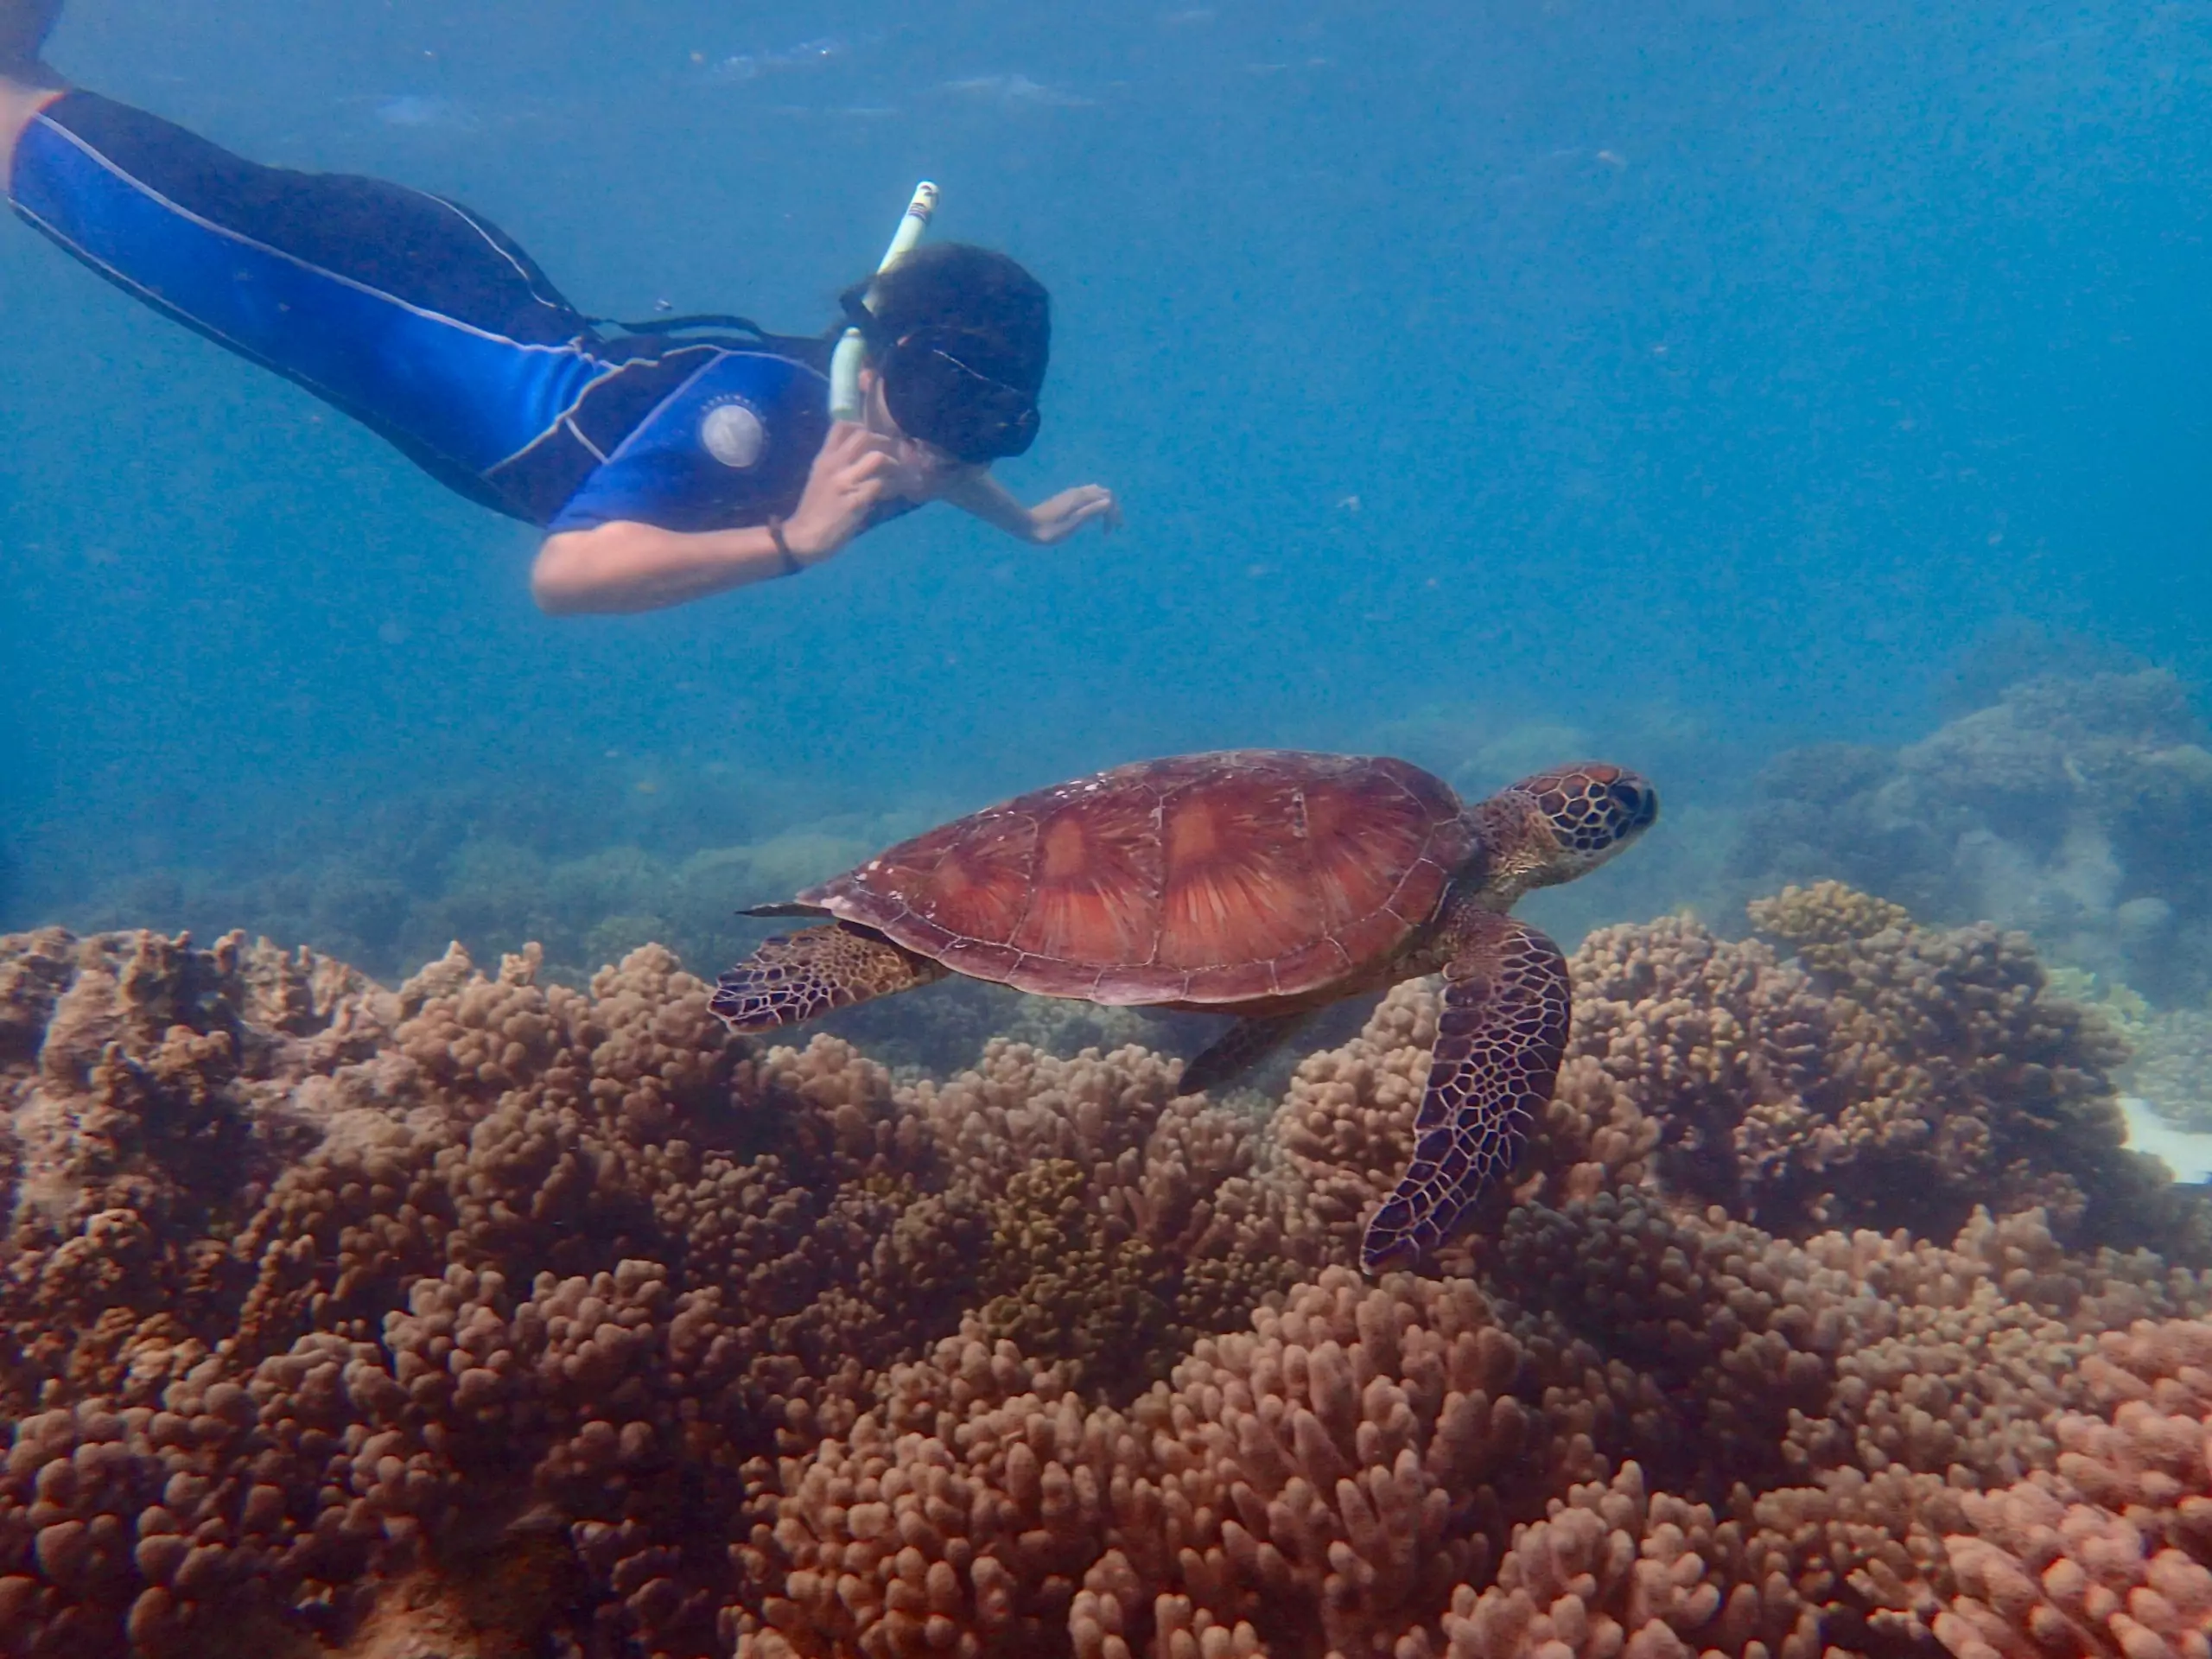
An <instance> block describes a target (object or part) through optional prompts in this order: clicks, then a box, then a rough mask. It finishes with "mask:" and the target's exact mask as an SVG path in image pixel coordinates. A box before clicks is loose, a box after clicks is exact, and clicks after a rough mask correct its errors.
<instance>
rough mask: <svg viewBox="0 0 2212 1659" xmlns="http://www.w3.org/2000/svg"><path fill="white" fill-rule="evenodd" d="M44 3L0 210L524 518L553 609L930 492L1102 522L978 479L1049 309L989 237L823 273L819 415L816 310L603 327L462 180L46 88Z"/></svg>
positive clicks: (15, 96) (1004, 520)
mask: <svg viewBox="0 0 2212 1659" xmlns="http://www.w3.org/2000/svg"><path fill="white" fill-rule="evenodd" d="M61 3H62V0H0V177H4V178H5V179H6V181H7V185H8V194H9V198H10V201H11V202H12V203H13V205H14V207H15V209H16V213H18V214H20V215H21V216H22V218H23V219H25V220H27V221H28V222H29V224H31V225H32V226H35V227H36V228H37V229H38V230H40V231H41V232H45V233H46V235H48V237H50V238H53V239H54V241H55V242H57V243H59V244H60V245H61V246H62V247H63V248H64V249H66V250H67V251H69V252H70V253H72V254H73V255H74V256H76V257H78V258H79V259H80V260H82V261H83V262H84V263H85V264H87V265H89V266H91V267H92V269H93V270H96V271H98V272H99V274H100V275H101V276H103V277H106V278H108V279H109V280H110V281H111V282H112V283H116V284H117V285H118V287H120V288H122V289H124V290H125V291H126V292H128V293H130V294H132V295H135V296H137V298H139V299H141V300H143V301H144V302H147V303H148V304H149V305H151V306H153V307H155V308H156V309H158V310H161V311H162V312H164V313H166V314H167V315H170V316H172V317H175V319H177V320H178V321H181V322H183V323H184V324H186V325H187V326H188V327H192V328H194V329H196V330H198V331H199V332H200V333H201V334H206V335H207V337H208V338H210V339H211V340H215V341H216V342H217V343H219V344H220V345H222V346H227V347H229V348H230V349H231V350H232V351H233V352H236V353H238V354H239V355H240V356H243V357H245V358H248V359H251V360H252V361H254V362H256V363H259V364H261V365H263V366H264V367H266V368H270V369H273V370H275V371H276V372H277V373H279V374H282V375H283V376H285V377H286V378H289V379H291V380H294V381H296V382H297V383H298V384H299V385H302V386H303V387H305V388H306V389H307V390H308V391H311V392H313V393H315V396H317V397H321V398H322V399H323V400H324V401H325V402H327V403H328V404H332V405H333V406H334V407H336V408H338V409H340V410H343V411H344V412H345V413H346V414H347V415H349V416H353V418H354V419H355V420H357V421H359V422H360V423H362V424H364V425H365V426H367V427H368V428H370V429H372V431H374V432H376V433H378V435H381V436H382V437H384V438H385V439H387V440H389V441H390V442H391V443H392V444H393V445H395V446H396V447H397V448H398V449H399V450H400V452H401V453H402V454H405V455H406V456H407V457H408V458H409V459H410V460H411V461H414V462H416V464H417V465H418V466H420V467H423V470H424V471H426V472H428V473H429V474H430V475H431V476H432V477H434V478H435V479H437V480H439V481H440V482H441V483H443V484H446V485H448V486H450V487H452V488H454V489H455V490H457V491H459V492H460V493H461V494H463V495H465V496H467V497H468V498H469V499H471V500H473V501H475V502H478V503H480V505H484V506H486V507H490V508H492V509H493V511H495V512H503V513H505V514H506V515H508V516H509V517H510V518H519V519H521V520H523V521H524V523H527V524H534V525H537V526H538V527H539V528H541V529H543V531H545V532H546V535H545V538H544V540H543V542H542V543H540V544H539V548H538V551H537V558H536V561H535V563H533V564H532V566H531V593H532V594H533V595H534V596H535V598H536V599H537V602H538V604H539V605H540V606H541V607H543V608H544V609H545V610H547V611H549V612H554V613H579V612H607V611H642V610H652V609H656V608H658V607H662V606H667V605H677V604H682V603H683V602H684V601H689V600H694V599H700V598H703V597H704V596H706V595H707V594H715V593H719V592H721V591H722V590H723V589H725V588H736V587H741V586H743V585H744V584H746V583H748V582H760V581H764V580H766V579H768V578H770V577H773V576H783V575H798V573H799V572H800V571H802V570H804V569H807V568H808V567H809V566H810V565H815V564H819V563H822V562H823V560H824V559H828V558H830V557H832V556H835V555H836V553H838V552H839V551H840V550H842V549H843V548H844V546H845V545H846V543H849V541H851V540H852V538H853V537H855V536H856V535H858V534H860V533H861V531H866V530H868V529H870V528H872V527H873V526H874V525H876V524H881V523H883V522H884V521H886V520H887V519H889V518H895V517H897V516H898V515H899V514H900V513H902V512H908V511H911V510H912V508H913V507H915V506H918V505H920V504H922V503H923V502H925V501H931V500H940V501H949V502H950V503H952V504H953V505H955V506H957V507H960V508H962V509H963V510H964V511H966V512H969V513H972V514H973V515H975V516H976V518H981V519H982V520H983V521H984V522H985V523H987V524H995V525H996V526H997V527H998V528H999V529H1001V530H1002V531H1007V533H1008V534H1010V535H1013V536H1014V537H1019V538H1020V539H1021V540H1023V541H1027V542H1031V543H1037V544H1039V545H1050V544H1052V543H1057V542H1059V541H1062V540H1065V538H1066V537H1068V536H1070V535H1071V534H1072V533H1074V531H1077V529H1079V528H1080V527H1081V526H1082V525H1084V524H1088V523H1090V522H1091V521H1092V520H1094V519H1095V520H1096V521H1097V522H1098V524H1099V525H1100V526H1101V528H1103V529H1108V530H1111V529H1113V528H1114V527H1116V525H1117V524H1119V523H1120V522H1121V512H1120V508H1119V506H1118V505H1117V504H1116V501H1115V499H1114V497H1113V495H1112V493H1110V492H1109V491H1107V490H1105V489H1103V488H1102V487H1100V486H1096V485H1084V486H1081V487H1079V488H1077V489H1072V490H1066V491H1064V492H1062V493H1059V494H1058V495H1055V496H1053V497H1052V499H1049V500H1046V501H1044V502H1042V503H1040V504H1039V505H1037V506H1034V507H1028V506H1025V505H1022V504H1021V503H1020V501H1019V500H1017V499H1015V498H1014V496H1013V495H1012V494H1011V493H1008V491H1007V489H1006V488H1005V486H1002V485H1001V484H1000V483H999V482H998V481H997V480H995V479H994V478H993V477H992V476H991V474H990V466H991V463H992V462H993V461H997V460H1000V459H1002V458H1005V457H1008V456H1013V455H1018V454H1022V453H1023V452H1024V451H1025V450H1027V448H1029V446H1030V444H1031V442H1033V440H1034V438H1035V436H1036V434H1037V421H1038V414H1037V397H1038V392H1039V389H1040V388H1041V387H1042V385H1043V384H1044V379H1045V365H1046V357H1047V355H1048V353H1049V350H1050V346H1051V333H1052V323H1051V312H1050V305H1049V302H1048V299H1047V296H1046V291H1045V289H1044V287H1043V285H1042V284H1040V283H1039V282H1038V281H1037V280H1036V278H1034V277H1032V276H1031V275H1030V274H1029V273H1028V272H1027V271H1026V270H1023V269H1022V268H1021V267H1020V265H1019V264H1015V263H1014V260H1012V259H1010V258H1008V257H1007V256H1006V255H1004V254H1002V253H997V252H994V251H990V250H988V249H985V248H978V247H970V246H967V245H960V244H944V245H936V246H930V247H925V248H921V249H918V250H916V251H914V252H912V253H911V254H908V255H906V257H903V258H901V259H900V260H899V261H898V262H897V263H896V264H894V265H893V266H892V267H890V268H889V269H887V270H885V271H884V272H882V273H881V274H880V275H879V276H878V277H876V278H875V279H874V282H873V283H861V284H860V285H858V286H856V287H855V288H854V289H850V290H849V291H848V292H847V294H846V296H844V311H845V317H844V319H842V321H841V323H840V325H839V329H840V330H842V329H843V328H845V327H851V328H853V329H856V330H857V331H858V332H859V334H860V336H861V344H862V346H864V348H865V354H864V358H863V362H862V366H861V371H860V374H859V383H858V393H859V397H858V404H859V412H860V418H859V419H858V420H837V421H833V420H832V418H831V415H830V410H829V404H830V397H829V384H830V383H829V365H830V358H831V353H832V347H833V344H834V342H833V341H832V340H831V339H830V338H829V336H826V335H825V336H823V337H821V338H813V337H804V336H786V335H774V334H766V333H765V332H763V331H761V330H760V329H759V328H757V327H754V326H753V324H751V323H749V322H747V321H745V320H743V319H741V318H733V317H713V318H703V319H689V320H687V319H680V318H679V319H671V320H669V321H662V322H658V323H646V324H632V325H628V326H627V327H624V326H623V325H614V326H615V327H620V328H622V329H623V332H621V333H620V334H614V335H612V336H610V335H607V334H601V332H600V330H599V328H598V327H595V325H597V324H600V323H602V322H604V321H606V320H605V319H601V318H593V317H587V316H585V315H582V313H581V312H579V311H577V310H576V309H575V307H573V306H571V305H570V304H569V302H568V301H567V300H566V299H564V298H563V296H561V294H560V292H559V291H558V290H557V289H555V287H554V286H553V284H552V283H550V281H549V280H548V279H547V278H546V277H545V274H544V273H543V271H541V270H539V269H538V268H537V265H536V264H534V263H533V262H532V261H531V258H530V257H529V256H528V255H527V254H525V253H524V251H522V250H521V249H520V248H519V247H518V246H517V245H515V244H514V243H513V242H512V240H510V239H509V238H507V237H506V236H505V234H504V233H502V232H500V231H499V228H498V227H497V226H493V225H492V224H490V223H489V222H487V221H486V219H483V218H482V217H480V215H478V214H475V213H471V212H470V211H469V210H468V209H467V208H465V207H461V205H459V204H458V203H455V202H452V201H448V200H445V199H444V198H443V197H440V196H433V195H429V194H424V193H423V192H421V191H417V190H411V189H409V188H406V187H404V186H402V185H396V184H390V183H387V182H385V181H382V180H379V179H369V178H361V177H357V176H353V175H346V174H315V173H297V172H292V171H289V170H287V169H283V168H270V167H263V166H260V165H258V164H257V163H255V162H248V161H244V160H241V159H240V158H239V157H238V156H232V155H231V154H230V153H229V152H227V151H226V150H223V149H219V148H217V147H216V146H215V145H213V144H212V143H208V142H207V140H205V139H203V138H200V137H196V136H195V135H194V134H192V133H189V132H187V131H185V130H182V129H181V128H179V127H176V126H174V125H172V124H169V123H168V122H166V121H163V120H162V119H160V118H158V117H156V116H151V115H148V114H146V113H144V112H143V111H139V110H135V109H131V108H129V107H127V106H126V105H121V104H117V103H114V102H112V101H111V100H110V99H105V98H102V97H100V96H99V95H98V94H97V93H93V92H80V91H76V90H74V89H72V88H70V87H69V86H67V83H65V82H64V81H63V80H62V79H61V78H60V76H58V75H56V74H55V73H54V72H53V71H52V70H51V69H50V68H48V67H47V65H46V63H45V62H44V60H43V59H42V58H41V51H42V49H43V48H44V44H45V41H46V37H47V35H48V33H49V32H50V31H51V30H52V29H53V27H54V20H55V19H56V18H57V17H58V16H60V11H61ZM700 323H706V324H719V325H721V326H722V327H726V328H734V329H738V330H741V331H742V333H741V334H736V333H733V334H720V335H711V334H710V335H701V334H697V333H696V328H695V325H696V324H700Z"/></svg>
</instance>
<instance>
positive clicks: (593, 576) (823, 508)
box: [530, 421, 899, 616]
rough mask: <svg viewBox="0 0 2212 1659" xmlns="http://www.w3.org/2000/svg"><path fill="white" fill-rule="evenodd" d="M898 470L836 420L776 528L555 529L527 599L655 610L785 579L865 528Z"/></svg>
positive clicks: (562, 610)
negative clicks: (802, 487) (790, 508)
mask: <svg viewBox="0 0 2212 1659" xmlns="http://www.w3.org/2000/svg"><path fill="white" fill-rule="evenodd" d="M898 474H899V466H898V462H897V461H896V460H895V459H894V458H893V454H892V453H891V446H890V445H889V443H887V442H886V441H885V440H884V439H882V438H880V437H879V436H877V435H875V434H874V433H873V432H870V431H869V430H868V429H867V428H866V427H864V426H861V425H858V424H856V423H851V422H843V421H841V422H839V423H837V424H836V425H835V426H833V427H831V428H830V429H829V440H828V442H825V443H823V446H822V450H821V453H820V454H817V455H816V456H815V458H814V466H813V467H812V469H811V470H810V471H809V472H808V474H807V476H806V489H805V492H804V493H803V494H802V495H801V496H800V497H799V503H798V507H797V508H796V509H795V510H794V511H793V512H792V513H791V517H790V518H788V519H786V520H785V522H784V524H782V526H781V527H780V530H779V531H778V530H770V529H768V528H766V527H765V526H755V527H753V528H751V529H747V530H707V531H681V530H663V529H661V528H660V527H659V526H658V524H633V523H631V522H628V521H626V520H620V519H618V520H616V521H615V522H613V523H612V524H596V525H594V526H593V527H592V528H591V529H589V530H564V531H557V532H556V533H555V534H553V535H551V536H548V537H546V538H545V540H544V542H543V543H542V544H541V545H540V546H539V548H538V550H537V561H536V563H533V564H532V565H531V568H530V592H531V598H533V599H535V600H536V601H537V607H538V608H539V609H540V610H542V611H544V612H545V613H548V614H549V615H552V616H583V615H590V614H594V613H609V612H621V611H658V610H660V609H662V608H664V607H667V606H670V605H681V604H683V603H685V602H686V601H690V600H694V599H704V598H706V597H707V595H708V594H719V593H721V592H723V591H724V590H725V589H727V588H742V587H745V586H747V584H748V583H751V582H766V581H768V580H769V579H770V578H772V577H774V576H787V575H791V574H793V569H794V567H796V569H800V570H804V569H806V568H807V567H808V566H810V565H815V564H819V563H822V562H823V560H824V559H828V558H833V557H835V556H836V555H837V554H838V553H839V552H841V551H842V550H843V549H844V546H845V543H848V542H849V541H851V540H852V539H853V537H855V536H857V535H859V534H860V532H861V531H863V530H865V529H867V528H868V516H869V515H870V514H871V513H873V512H874V511H875V509H876V505H877V504H878V503H880V501H882V500H883V499H884V498H885V497H887V495H889V494H890V493H892V490H893V486H894V483H895V481H896V480H897V477H898ZM779 534H780V536H781V537H782V543H781V545H779V544H778V539H777V538H778V536H779ZM786 549H788V550H789V551H790V557H789V558H788V559H787V558H785V550H786Z"/></svg>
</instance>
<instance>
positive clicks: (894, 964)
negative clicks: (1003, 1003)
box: [707, 923, 950, 1031]
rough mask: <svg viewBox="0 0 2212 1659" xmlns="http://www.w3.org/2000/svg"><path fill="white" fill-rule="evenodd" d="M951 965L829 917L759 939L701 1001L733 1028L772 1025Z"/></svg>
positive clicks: (815, 1014) (927, 978)
mask: <svg viewBox="0 0 2212 1659" xmlns="http://www.w3.org/2000/svg"><path fill="white" fill-rule="evenodd" d="M949 971H950V969H946V968H944V967H942V966H940V965H939V964H938V963H934V962H932V961H931V960H930V959H929V958H928V957H918V956H916V955H915V954H914V953H913V952H912V951H911V950H900V949H899V947H898V946H897V945H895V944H892V943H891V941H890V940H888V939H887V938H883V937H881V936H880V934H875V933H868V932H863V931H861V930H860V929H859V928H856V927H846V926H844V925H842V924H838V923H832V924H831V925H829V926H828V927H810V928H806V929H804V930H803V931H800V932H797V933H784V934H779V935H778V936H777V937H776V938H772V939H766V940H764V941H762V943H761V944H760V949H759V950H755V951H754V952H753V954H752V955H751V956H749V957H747V958H746V959H745V960H744V961H743V962H741V963H738V964H737V966H736V967H734V968H733V969H730V970H729V971H728V973H726V974H724V975H723V976H721V978H720V979H719V980H717V981H716V982H715V994H714V995H713V996H711V997H709V999H708V1001H707V1006H708V1007H709V1008H710V1009H712V1010H713V1011H714V1012H715V1014H719V1015H721V1020H722V1023H723V1024H724V1025H726V1026H728V1027H729V1028H730V1029H731V1030H732V1031H773V1030H775V1029H776V1028H777V1027H779V1026H797V1025H803V1024H804V1023H805V1022H806V1021H807V1020H818V1019H820V1018H821V1017H822V1016H823V1014H828V1013H829V1012H830V1011H831V1010H832V1009H834V1008H849V1007H852V1006H853V1004H855V1002H866V1001H869V1000H870V999H872V998H874V997H879V996H888V995H891V994H892V993H893V991H911V990H912V989H913V988H915V987H916V986H917V985H927V984H930V983H931V982H933V981H936V980H940V979H943V978H944V976H945V975H946V974H947V973H948V972H949Z"/></svg>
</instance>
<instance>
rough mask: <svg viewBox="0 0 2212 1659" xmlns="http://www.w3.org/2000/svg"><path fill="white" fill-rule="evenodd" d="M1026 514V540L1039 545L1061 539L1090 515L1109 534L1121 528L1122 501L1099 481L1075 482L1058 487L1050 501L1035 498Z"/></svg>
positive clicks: (1047, 545)
mask: <svg viewBox="0 0 2212 1659" xmlns="http://www.w3.org/2000/svg"><path fill="white" fill-rule="evenodd" d="M1028 513H1029V536H1028V539H1029V540H1030V541H1033V542H1034V543H1036V544H1037V545H1038V546H1039V547H1052V546H1055V545H1057V544H1058V543H1061V542H1065V540H1067V538H1068V537H1071V536H1072V535H1074V534H1075V533H1076V531H1078V530H1081V529H1082V528H1083V527H1084V525H1085V524H1089V523H1090V521H1091V520H1092V519H1094V518H1095V519H1096V520H1097V521H1098V528H1099V529H1100V530H1102V531H1106V532H1108V533H1109V534H1111V533H1112V532H1113V531H1117V530H1119V529H1120V528H1121V527H1122V504H1121V503H1120V502H1118V501H1116V499H1114V492H1113V491H1111V490H1109V489H1108V488H1106V487H1105V486H1103V485H1100V484H1078V485H1077V486H1076V487H1075V488H1074V489H1071V490H1062V491H1061V492H1060V493H1058V495H1056V496H1054V497H1052V499H1051V500H1049V501H1039V503H1038V504H1037V505H1035V506H1033V507H1031V508H1030V509H1029V510H1028Z"/></svg>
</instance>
